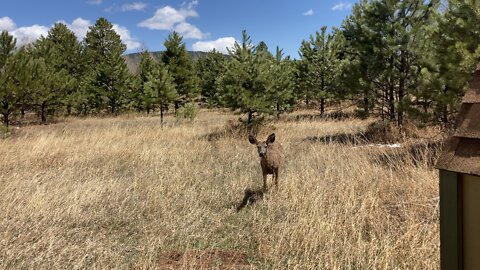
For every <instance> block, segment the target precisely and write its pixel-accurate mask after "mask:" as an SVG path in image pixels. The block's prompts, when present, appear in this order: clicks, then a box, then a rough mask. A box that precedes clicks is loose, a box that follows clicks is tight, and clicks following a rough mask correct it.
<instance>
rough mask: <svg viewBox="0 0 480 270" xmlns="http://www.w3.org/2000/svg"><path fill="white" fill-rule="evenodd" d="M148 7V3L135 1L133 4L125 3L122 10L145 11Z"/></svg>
mask: <svg viewBox="0 0 480 270" xmlns="http://www.w3.org/2000/svg"><path fill="white" fill-rule="evenodd" d="M146 7H147V4H145V3H142V2H133V3H131V4H123V5H122V11H130V10H137V11H143V10H145V8H146Z"/></svg>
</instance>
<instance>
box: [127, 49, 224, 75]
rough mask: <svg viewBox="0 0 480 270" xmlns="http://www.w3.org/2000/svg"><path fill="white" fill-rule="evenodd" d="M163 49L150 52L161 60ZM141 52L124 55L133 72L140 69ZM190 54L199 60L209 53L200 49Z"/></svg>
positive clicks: (129, 68)
mask: <svg viewBox="0 0 480 270" xmlns="http://www.w3.org/2000/svg"><path fill="white" fill-rule="evenodd" d="M162 53H163V52H161V51H159V52H150V54H151V55H152V56H153V58H155V59H156V60H159V59H160V57H161V56H162ZM141 54H142V53H140V52H138V53H131V54H126V55H124V56H123V57H124V58H125V61H126V62H127V67H128V70H129V71H130V72H132V73H136V72H137V70H138V66H139V65H140V58H141ZM188 54H190V56H191V57H192V59H193V61H195V60H197V59H198V58H200V57H202V56H205V55H206V54H207V53H206V52H200V51H189V52H188ZM224 56H225V57H226V58H228V55H224Z"/></svg>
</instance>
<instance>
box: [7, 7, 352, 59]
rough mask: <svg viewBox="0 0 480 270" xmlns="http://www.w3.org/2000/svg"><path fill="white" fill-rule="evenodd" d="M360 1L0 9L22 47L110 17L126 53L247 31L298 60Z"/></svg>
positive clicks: (217, 42) (203, 45)
mask: <svg viewBox="0 0 480 270" xmlns="http://www.w3.org/2000/svg"><path fill="white" fill-rule="evenodd" d="M355 1H357V0H301V1H293V0H277V1H273V0H242V1H232V0H217V1H213V0H187V1H183V0H180V1H173V0H162V1H148V0H138V1H136V0H134V1H129V0H125V1H114V0H75V1H68V2H67V1H64V0H47V1H38V0H15V1H5V3H2V8H1V9H0V30H7V31H9V32H10V33H11V34H13V35H14V36H15V37H16V38H17V40H18V43H19V44H20V45H22V44H26V43H29V42H32V41H34V40H35V39H37V38H38V37H40V36H41V35H46V33H47V31H48V29H49V28H50V27H51V26H52V25H53V24H54V23H56V22H59V21H61V22H64V23H65V24H67V26H68V27H69V28H70V29H72V30H73V31H74V33H75V34H76V35H77V37H78V38H79V39H83V37H84V36H85V33H86V31H87V30H88V27H89V26H90V25H92V24H93V23H95V20H97V19H98V18H99V17H105V18H106V19H107V20H109V21H110V22H111V23H112V24H114V29H115V31H117V33H119V34H120V36H121V38H122V41H123V42H124V43H125V44H126V45H127V48H128V49H127V53H129V52H137V51H141V50H142V49H148V50H150V51H156V50H163V49H164V47H163V42H164V40H165V38H166V37H167V36H168V34H169V33H170V32H171V31H174V30H175V31H177V32H179V33H180V34H182V35H183V36H184V41H185V42H186V44H187V48H188V49H189V50H202V51H208V50H210V49H212V48H216V49H217V50H220V51H226V50H225V47H227V46H231V45H232V43H233V42H235V40H240V38H241V31H242V30H243V29H246V30H247V32H248V34H249V35H250V36H251V37H252V40H253V42H254V43H255V44H257V43H258V42H260V41H265V42H266V43H267V45H268V46H269V48H270V50H271V51H274V50H275V47H276V46H279V47H280V48H283V49H284V52H285V53H286V55H291V56H292V57H295V58H296V57H297V56H298V48H299V46H300V42H301V41H302V40H303V39H307V38H308V37H309V35H311V34H313V33H315V31H317V30H319V29H320V28H321V27H322V26H323V25H326V26H328V27H332V26H340V24H341V22H342V21H343V19H344V18H345V17H346V16H347V15H349V14H350V12H351V7H352V5H353V4H354V2H355Z"/></svg>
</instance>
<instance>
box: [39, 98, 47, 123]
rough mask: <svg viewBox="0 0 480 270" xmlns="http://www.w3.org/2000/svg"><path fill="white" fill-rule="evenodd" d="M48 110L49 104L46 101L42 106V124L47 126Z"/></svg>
mask: <svg viewBox="0 0 480 270" xmlns="http://www.w3.org/2000/svg"><path fill="white" fill-rule="evenodd" d="M46 109H47V103H46V102H45V101H43V102H42V106H41V112H40V116H41V118H42V123H43V124H45V123H46V122H47V116H46Z"/></svg>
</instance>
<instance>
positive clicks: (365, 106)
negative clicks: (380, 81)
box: [363, 90, 370, 117]
mask: <svg viewBox="0 0 480 270" xmlns="http://www.w3.org/2000/svg"><path fill="white" fill-rule="evenodd" d="M363 114H364V115H363V116H364V117H368V116H369V115H370V101H369V100H368V95H367V91H366V90H364V92H363Z"/></svg>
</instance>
